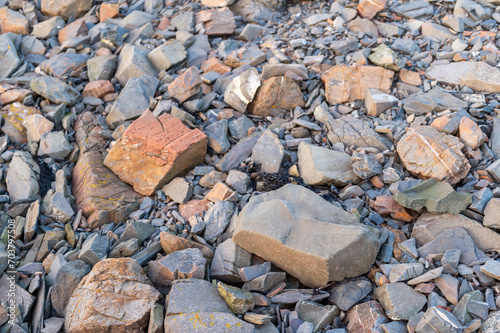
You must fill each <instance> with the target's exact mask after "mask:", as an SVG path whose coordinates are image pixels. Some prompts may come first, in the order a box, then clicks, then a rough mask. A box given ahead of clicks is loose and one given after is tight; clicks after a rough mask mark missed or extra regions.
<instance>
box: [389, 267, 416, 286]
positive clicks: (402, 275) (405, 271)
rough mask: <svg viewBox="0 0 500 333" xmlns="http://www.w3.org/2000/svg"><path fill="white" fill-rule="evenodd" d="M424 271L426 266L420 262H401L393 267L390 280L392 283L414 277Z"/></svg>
mask: <svg viewBox="0 0 500 333" xmlns="http://www.w3.org/2000/svg"><path fill="white" fill-rule="evenodd" d="M423 273H424V266H423V265H422V264H419V263H412V264H399V265H396V266H394V267H393V268H391V273H390V274H389V281H390V282H391V283H395V282H402V281H407V280H410V279H413V278H415V277H417V276H419V275H422V274H423Z"/></svg>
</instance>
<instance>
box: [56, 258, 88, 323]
mask: <svg viewBox="0 0 500 333" xmlns="http://www.w3.org/2000/svg"><path fill="white" fill-rule="evenodd" d="M88 273H90V266H89V265H87V264H86V263H85V262H83V261H81V260H75V261H71V262H69V263H67V264H66V265H64V266H63V267H62V268H61V269H60V270H59V272H58V273H57V276H56V279H55V281H54V285H53V286H52V292H51V293H50V301H51V303H52V308H53V309H54V312H55V314H56V315H57V316H61V317H64V314H65V309H66V306H67V305H68V302H69V299H70V297H71V295H72V294H73V291H74V290H75V289H76V287H77V286H78V284H79V283H80V281H81V280H82V279H83V278H84V277H85V276H86V275H87V274H88Z"/></svg>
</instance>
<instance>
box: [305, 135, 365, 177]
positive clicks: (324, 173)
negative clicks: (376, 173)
mask: <svg viewBox="0 0 500 333" xmlns="http://www.w3.org/2000/svg"><path fill="white" fill-rule="evenodd" d="M297 155H298V159H299V162H298V166H299V172H300V176H301V177H302V179H303V180H304V182H305V183H306V184H307V185H332V184H333V185H336V186H345V185H347V184H351V183H354V184H356V183H358V182H359V181H360V178H359V177H358V176H357V175H356V174H355V173H354V171H353V168H352V166H351V162H350V156H349V155H348V154H346V153H344V152H340V151H335V150H331V149H328V148H323V147H318V146H314V145H309V144H306V143H303V142H301V143H300V144H299V149H298V152H297Z"/></svg>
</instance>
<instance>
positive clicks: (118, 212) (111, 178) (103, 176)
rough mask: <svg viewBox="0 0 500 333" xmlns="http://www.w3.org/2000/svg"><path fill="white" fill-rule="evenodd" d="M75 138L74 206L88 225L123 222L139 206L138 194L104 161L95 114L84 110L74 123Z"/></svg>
mask: <svg viewBox="0 0 500 333" xmlns="http://www.w3.org/2000/svg"><path fill="white" fill-rule="evenodd" d="M75 131H76V134H75V140H76V143H77V145H78V146H79V148H80V157H79V158H78V161H77V163H76V166H75V168H74V170H73V181H72V187H71V189H72V192H73V195H74V196H75V198H76V207H77V208H78V209H81V210H82V213H83V215H84V216H85V217H87V222H88V224H89V226H90V227H91V228H96V227H99V226H101V225H103V224H106V223H110V222H116V223H119V222H123V221H124V220H126V218H127V216H128V215H129V214H130V213H132V212H133V211H134V210H136V209H137V208H138V206H139V203H138V200H139V199H140V198H141V196H140V195H139V194H137V193H135V192H134V191H133V190H132V188H131V187H130V186H129V185H127V184H125V183H124V182H122V181H121V180H120V179H119V178H118V177H117V176H116V175H114V174H113V173H112V172H111V170H109V169H108V168H106V167H105V166H104V164H103V156H102V152H103V150H104V147H105V145H106V141H105V140H104V139H103V138H102V137H101V136H100V134H99V132H100V131H101V127H100V126H98V125H97V121H96V119H95V117H94V115H93V114H92V113H90V112H86V113H83V114H82V115H81V116H80V118H79V119H78V120H77V122H76V123H75Z"/></svg>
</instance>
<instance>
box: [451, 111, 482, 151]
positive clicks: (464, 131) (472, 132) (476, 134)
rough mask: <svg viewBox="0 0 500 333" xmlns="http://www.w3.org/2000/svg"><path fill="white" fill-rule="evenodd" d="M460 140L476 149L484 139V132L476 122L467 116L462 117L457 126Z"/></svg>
mask: <svg viewBox="0 0 500 333" xmlns="http://www.w3.org/2000/svg"><path fill="white" fill-rule="evenodd" d="M458 129H459V133H460V140H462V141H463V142H464V143H465V144H466V145H467V146H469V147H471V148H472V149H476V148H478V147H479V146H481V145H482V144H483V143H484V141H486V134H484V133H483V131H481V128H479V126H478V125H477V124H476V122H475V121H474V120H472V119H470V118H469V117H463V118H462V119H461V120H460V126H459V128H458Z"/></svg>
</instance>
